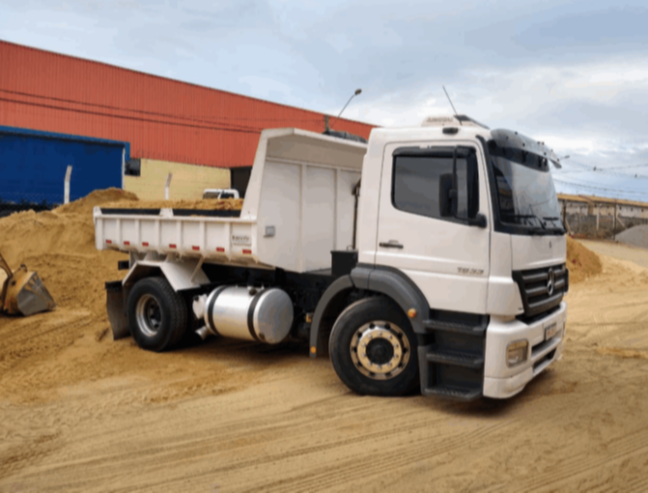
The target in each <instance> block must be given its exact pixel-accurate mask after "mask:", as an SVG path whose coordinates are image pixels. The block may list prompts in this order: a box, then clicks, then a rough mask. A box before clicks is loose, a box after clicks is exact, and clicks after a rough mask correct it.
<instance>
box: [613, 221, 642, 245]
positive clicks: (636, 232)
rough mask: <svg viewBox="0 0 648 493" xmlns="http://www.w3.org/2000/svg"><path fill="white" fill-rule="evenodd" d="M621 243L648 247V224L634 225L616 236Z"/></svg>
mask: <svg viewBox="0 0 648 493" xmlns="http://www.w3.org/2000/svg"><path fill="white" fill-rule="evenodd" d="M614 239H615V240H616V241H618V242H619V243H624V244H626V245H630V246H636V247H639V248H648V225H641V226H634V227H632V228H630V229H626V230H625V231H624V232H623V233H619V234H618V235H616V236H615V237H614Z"/></svg>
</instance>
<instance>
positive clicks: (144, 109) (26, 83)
mask: <svg viewBox="0 0 648 493" xmlns="http://www.w3.org/2000/svg"><path fill="white" fill-rule="evenodd" d="M0 125H5V126H12V127H22V128H29V129H34V130H45V131H50V132H59V133H66V134H74V135H83V136H88V137H99V138H104V139H112V140H120V141H127V142H130V143H131V156H132V157H134V158H150V159H162V160H166V161H175V162H180V163H191V164H203V165H208V166H219V167H239V166H251V165H252V162H253V161H254V154H255V152H256V146H257V143H258V140H259V134H260V132H261V130H262V129H264V128H281V127H298V128H303V129H306V130H312V131H315V132H322V131H323V130H324V115H323V114H321V113H316V112H313V111H307V110H302V109H299V108H293V107H290V106H284V105H280V104H275V103H270V102H267V101H262V100H259V99H253V98H249V97H246V96H240V95H238V94H232V93H228V92H224V91H218V90H215V89H209V88H205V87H201V86H195V85H192V84H187V83H184V82H178V81H175V80H171V79H165V78H162V77H157V76H153V75H148V74H143V73H140V72H135V71H132V70H127V69H122V68H119V67H114V66H111V65H106V64H103V63H98V62H93V61H88V60H83V59H79V58H73V57H69V56H65V55H59V54H56V53H51V52H47V51H43V50H37V49H34V48H28V47H25V46H20V45H16V44H13V43H7V42H4V41H0ZM372 128H373V126H372V125H368V124H364V123H359V122H354V121H350V120H344V119H340V120H339V122H338V123H337V124H336V125H335V129H336V130H346V131H347V132H351V133H354V134H356V135H361V136H363V137H365V138H367V137H368V136H369V132H370V130H371V129H372Z"/></svg>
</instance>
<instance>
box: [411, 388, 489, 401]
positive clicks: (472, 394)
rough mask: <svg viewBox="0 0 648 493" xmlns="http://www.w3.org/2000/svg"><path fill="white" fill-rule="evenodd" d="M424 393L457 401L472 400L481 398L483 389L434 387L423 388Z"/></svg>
mask: <svg viewBox="0 0 648 493" xmlns="http://www.w3.org/2000/svg"><path fill="white" fill-rule="evenodd" d="M422 394H423V395H426V396H431V395H434V396H438V397H442V398H445V399H452V400H455V401H463V402H470V401H474V400H477V399H479V398H480V397H481V396H482V390H481V389H460V388H446V387H432V388H426V389H423V392H422Z"/></svg>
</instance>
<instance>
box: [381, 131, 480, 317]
mask: <svg viewBox="0 0 648 493" xmlns="http://www.w3.org/2000/svg"><path fill="white" fill-rule="evenodd" d="M383 155H384V158H383V163H382V177H383V179H382V183H381V191H380V199H379V200H380V202H379V206H378V210H379V217H378V234H377V244H376V252H377V253H376V264H377V265H383V266H389V267H394V268H396V269H399V270H400V271H402V272H404V273H405V274H406V275H407V276H409V277H410V279H412V280H413V281H414V282H415V283H416V284H417V285H418V287H419V289H420V290H421V291H422V292H423V294H424V296H425V297H426V298H427V300H428V303H429V304H430V307H431V308H433V309H439V310H451V311H458V312H469V313H485V312H486V297H487V291H488V276H489V258H490V230H491V220H490V213H489V206H488V196H487V192H488V191H487V187H486V183H487V180H486V173H485V165H484V158H483V154H482V153H481V149H480V148H479V147H478V146H477V145H476V144H475V143H474V142H473V143H471V142H466V143H454V142H453V143H452V144H451V145H448V144H445V145H438V146H431V147H428V146H426V145H420V146H416V145H414V146H412V145H411V144H407V145H406V146H405V145H403V144H389V145H387V147H386V149H385V153H384V154H383ZM444 176H445V178H444ZM449 177H452V183H454V190H456V192H455V193H454V194H451V195H452V196H453V197H454V202H453V204H452V207H450V209H448V208H447V207H446V208H445V210H444V207H443V204H442V203H440V198H439V196H440V192H439V184H440V182H441V181H444V182H445V184H446V185H447V184H448V182H449ZM446 188H447V187H446ZM446 192H447V190H446ZM441 195H443V194H441ZM446 195H448V193H446ZM444 213H445V214H446V215H445V216H444V215H443V214H444ZM448 213H450V215H447V214H448ZM479 215H483V216H485V217H484V218H482V219H486V220H485V221H484V222H485V225H484V224H482V225H481V226H476V225H470V223H471V222H472V223H475V222H479V221H477V220H476V219H477V218H479Z"/></svg>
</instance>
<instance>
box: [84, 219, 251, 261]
mask: <svg viewBox="0 0 648 493" xmlns="http://www.w3.org/2000/svg"><path fill="white" fill-rule="evenodd" d="M237 214H238V211H201V210H190V211H189V210H181V209H151V210H149V209H102V208H100V207H95V208H94V222H95V244H96V247H97V249H98V250H120V251H124V252H137V253H148V252H156V253H158V254H162V255H166V254H171V253H177V254H179V255H181V256H185V257H202V258H204V259H205V260H212V261H216V262H235V263H257V262H258V257H257V252H256V250H257V249H256V222H255V221H254V220H249V219H241V218H240V217H232V216H235V215H237Z"/></svg>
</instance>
